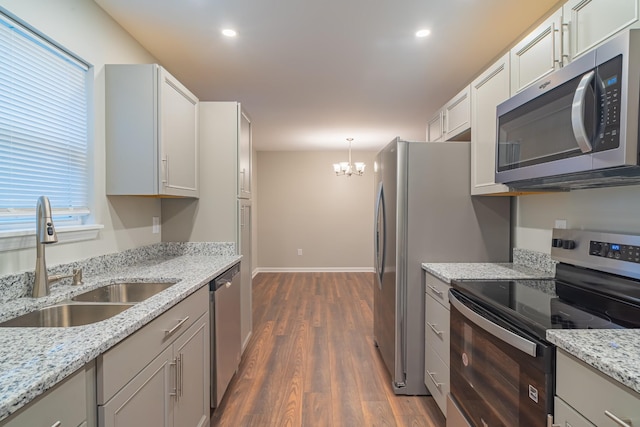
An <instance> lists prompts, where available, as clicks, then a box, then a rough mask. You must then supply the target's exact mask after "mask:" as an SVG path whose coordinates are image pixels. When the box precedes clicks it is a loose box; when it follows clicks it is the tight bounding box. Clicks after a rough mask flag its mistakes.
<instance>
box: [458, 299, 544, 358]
mask: <svg viewBox="0 0 640 427" xmlns="http://www.w3.org/2000/svg"><path fill="white" fill-rule="evenodd" d="M449 303H450V304H451V305H453V306H454V307H455V308H456V309H457V310H458V311H459V312H460V314H462V315H463V316H464V317H466V318H467V319H469V320H470V321H471V322H473V323H475V324H476V325H478V326H479V327H481V328H482V329H484V330H485V331H487V332H489V333H490V334H491V335H493V336H494V337H496V338H498V339H500V340H502V341H504V342H505V343H507V344H509V345H510V346H512V347H514V348H517V349H518V350H520V351H521V352H523V353H526V354H528V355H529V356H533V357H536V349H537V347H538V346H537V344H536V343H534V342H532V341H529V340H528V339H526V338H524V337H521V336H520V335H517V334H514V333H513V332H511V331H510V330H508V329H505V328H503V327H501V326H499V325H496V324H495V323H493V322H492V321H490V320H488V319H485V318H484V317H482V316H481V315H479V314H478V313H476V312H475V311H473V310H471V309H470V308H469V307H467V306H466V305H464V304H463V303H462V302H461V301H460V300H458V298H456V296H455V295H454V294H452V293H451V291H449Z"/></svg>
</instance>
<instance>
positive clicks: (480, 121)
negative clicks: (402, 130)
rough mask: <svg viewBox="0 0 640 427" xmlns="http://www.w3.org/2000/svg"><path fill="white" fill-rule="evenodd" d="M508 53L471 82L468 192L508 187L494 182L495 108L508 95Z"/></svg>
mask: <svg viewBox="0 0 640 427" xmlns="http://www.w3.org/2000/svg"><path fill="white" fill-rule="evenodd" d="M509 81H510V75H509V54H508V53H507V54H506V55H504V56H503V57H502V58H500V59H499V60H498V61H497V62H496V63H494V64H493V65H492V66H491V67H489V68H488V69H487V70H485V71H484V72H483V73H482V74H481V75H480V76H479V77H478V78H476V79H475V80H474V81H473V82H472V83H471V128H472V132H471V194H472V195H481V194H499V193H506V192H508V191H509V187H507V186H506V185H503V184H496V183H495V169H496V107H497V106H498V104H500V103H501V102H503V101H505V100H506V99H507V98H509V86H510V85H509Z"/></svg>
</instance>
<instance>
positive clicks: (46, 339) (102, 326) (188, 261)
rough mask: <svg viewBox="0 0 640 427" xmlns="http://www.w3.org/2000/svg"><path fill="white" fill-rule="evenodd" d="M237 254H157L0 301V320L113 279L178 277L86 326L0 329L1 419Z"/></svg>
mask: <svg viewBox="0 0 640 427" xmlns="http://www.w3.org/2000/svg"><path fill="white" fill-rule="evenodd" d="M240 259H241V257H240V256H238V255H234V254H233V252H232V251H222V252H220V253H211V254H207V255H203V254H198V253H197V251H196V253H189V254H183V255H173V256H171V255H170V256H167V255H166V254H165V255H163V256H156V257H153V258H146V259H144V260H138V261H136V263H135V264H134V265H128V266H117V265H114V266H112V268H111V269H110V271H105V272H102V273H100V274H96V275H90V274H87V273H86V272H85V273H84V284H83V285H80V286H72V285H60V286H56V287H55V288H53V289H52V291H51V294H50V295H49V296H47V297H43V298H37V299H36V298H30V297H22V298H17V299H12V300H10V301H6V302H3V303H0V313H1V314H0V320H5V319H7V318H12V317H15V316H17V315H19V314H22V313H24V312H28V311H30V310H33V309H34V308H38V307H41V306H44V305H50V304H53V303H56V302H59V301H60V300H64V299H66V298H69V297H72V296H74V295H77V294H79V293H82V292H85V291H87V290H90V289H94V288H97V287H100V286H102V285H105V284H108V283H113V282H115V281H121V280H130V281H143V280H154V281H164V282H166V281H177V283H176V284H175V285H173V286H171V287H169V288H168V289H166V290H164V291H162V292H160V293H158V294H156V295H154V296H152V297H151V298H149V299H147V300H145V301H142V302H140V303H138V304H135V305H134V306H132V307H131V308H128V309H127V310H125V311H124V312H122V313H120V314H118V315H116V316H114V317H112V318H110V319H107V320H104V321H102V322H97V323H93V324H90V325H86V326H77V327H70V328H0V420H2V419H4V418H6V417H8V416H9V415H11V414H12V413H14V412H16V411H17V410H18V409H20V408H21V407H23V406H24V405H26V404H27V403H29V402H30V401H31V400H33V399H34V398H35V397H37V396H39V395H40V394H42V393H43V392H45V391H46V390H48V389H50V388H52V387H53V386H55V385H56V384H57V383H59V382H60V381H62V380H63V379H64V378H66V377H67V376H69V375H70V374H72V373H73V372H74V371H76V370H78V369H80V368H81V367H82V366H84V365H85V364H86V363H88V362H90V361H91V360H93V359H95V358H96V357H97V356H98V355H100V354H101V353H104V352H105V351H106V350H108V349H109V348H111V347H113V346H114V345H116V344H117V343H118V342H120V341H122V340H123V339H125V338H126V337H128V336H129V335H131V334H132V333H133V332H134V331H136V330H138V329H140V328H141V327H142V326H144V325H145V324H147V323H149V322H150V321H151V320H153V319H155V318H156V317H158V316H159V315H160V314H162V313H164V312H165V311H166V310H167V309H169V308H171V307H172V306H174V305H175V304H177V303H178V302H180V301H182V300H183V299H185V298H186V297H187V296H189V295H191V294H192V293H194V292H195V291H197V290H198V289H200V288H201V287H202V286H205V285H206V284H207V283H208V282H209V281H210V280H211V279H213V278H214V277H216V276H217V275H219V274H220V273H222V272H223V271H224V270H226V269H227V268H228V267H230V266H232V265H233V264H235V263H237V262H238V261H239V260H240Z"/></svg>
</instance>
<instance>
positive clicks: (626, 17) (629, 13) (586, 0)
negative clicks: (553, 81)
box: [562, 0, 639, 60]
mask: <svg viewBox="0 0 640 427" xmlns="http://www.w3.org/2000/svg"><path fill="white" fill-rule="evenodd" d="M638 3H639V0H568V1H567V2H566V3H565V4H564V6H563V8H562V14H563V21H564V23H565V24H566V25H567V28H568V34H567V35H566V36H565V38H567V39H568V40H567V41H566V43H565V49H568V52H567V54H568V57H569V60H573V59H574V58H576V57H578V56H580V55H582V54H583V53H585V52H587V51H589V50H591V49H593V48H594V47H595V46H596V45H598V44H599V43H601V42H603V41H604V40H606V39H608V38H609V37H611V36H613V35H615V34H616V33H618V32H620V31H622V30H624V29H625V28H627V27H629V26H631V25H633V24H636V23H637V22H638Z"/></svg>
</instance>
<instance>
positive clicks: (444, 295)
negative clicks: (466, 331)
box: [424, 273, 451, 308]
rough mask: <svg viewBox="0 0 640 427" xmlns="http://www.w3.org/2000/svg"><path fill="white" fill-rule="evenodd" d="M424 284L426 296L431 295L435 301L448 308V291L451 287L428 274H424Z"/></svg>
mask: <svg viewBox="0 0 640 427" xmlns="http://www.w3.org/2000/svg"><path fill="white" fill-rule="evenodd" d="M424 283H425V288H424V291H425V292H426V294H427V295H431V296H432V297H433V298H434V299H435V300H436V301H438V302H439V303H441V304H443V305H444V306H445V307H447V308H449V289H451V286H450V285H449V284H447V283H445V282H443V281H442V280H440V279H438V278H437V277H435V276H433V275H431V274H429V273H425V274H424Z"/></svg>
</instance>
